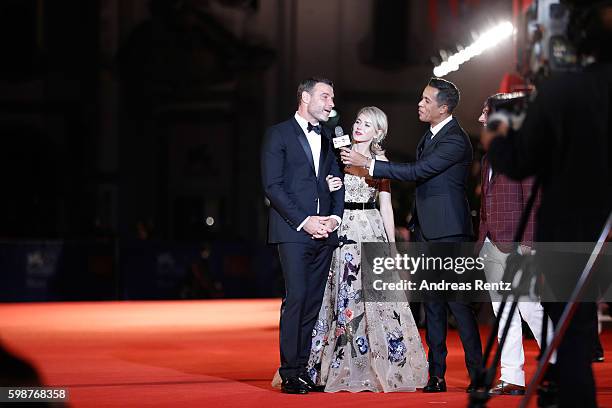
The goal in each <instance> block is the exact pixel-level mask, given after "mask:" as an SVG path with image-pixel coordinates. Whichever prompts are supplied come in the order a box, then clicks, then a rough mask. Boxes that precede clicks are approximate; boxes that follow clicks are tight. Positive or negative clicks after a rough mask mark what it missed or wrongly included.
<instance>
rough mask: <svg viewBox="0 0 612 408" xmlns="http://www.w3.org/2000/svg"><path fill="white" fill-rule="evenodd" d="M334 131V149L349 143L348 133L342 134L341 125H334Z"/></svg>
mask: <svg viewBox="0 0 612 408" xmlns="http://www.w3.org/2000/svg"><path fill="white" fill-rule="evenodd" d="M334 133H335V134H336V137H334V138H333V139H332V141H333V142H334V148H335V149H339V148H341V147H344V146H350V145H351V138H350V137H349V135H345V134H344V130H342V126H336V128H335V129H334Z"/></svg>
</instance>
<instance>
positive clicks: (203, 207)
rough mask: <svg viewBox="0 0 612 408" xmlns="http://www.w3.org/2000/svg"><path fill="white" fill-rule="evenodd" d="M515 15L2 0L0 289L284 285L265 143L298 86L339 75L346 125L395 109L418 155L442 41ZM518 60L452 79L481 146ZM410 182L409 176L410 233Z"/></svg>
mask: <svg viewBox="0 0 612 408" xmlns="http://www.w3.org/2000/svg"><path fill="white" fill-rule="evenodd" d="M511 14H512V2H511V1H510V0H505V1H502V0H486V1H484V0H483V1H478V0H455V1H453V0H448V1H447V0H428V1H425V0H413V1H408V0H406V1H402V0H210V1H204V0H183V1H179V0H152V1H146V0H97V1H95V0H3V1H2V2H0V50H1V52H2V63H1V64H0V138H1V139H0V140H1V141H2V146H1V147H0V188H1V191H2V193H1V195H0V276H1V278H0V301H28V300H37V301H43V300H81V299H172V298H207V297H270V296H279V295H280V294H281V289H282V278H281V276H280V269H279V266H278V262H277V260H276V255H275V252H274V249H273V248H269V247H267V246H266V245H265V236H266V222H267V211H266V202H265V198H264V195H263V192H262V189H261V186H260V178H259V146H260V142H261V139H262V137H263V133H264V131H265V128H266V127H267V126H269V125H271V124H273V123H276V122H278V121H281V120H284V119H285V118H287V117H288V116H290V115H292V114H293V113H294V111H295V108H296V96H295V92H296V88H297V84H298V82H299V81H300V80H301V79H303V78H305V77H309V76H313V75H321V76H326V77H329V78H331V79H332V80H334V82H335V93H336V104H337V109H338V111H339V112H340V115H341V116H340V120H341V124H342V125H343V126H344V128H345V130H346V131H347V133H348V132H349V131H350V125H351V123H352V120H353V118H354V115H355V113H356V112H357V110H358V109H359V108H360V107H362V106H365V105H376V106H379V107H380V108H382V109H383V110H384V111H385V112H386V113H387V114H388V116H389V123H390V130H389V134H388V137H387V140H386V141H385V147H386V149H387V156H388V157H389V158H390V159H391V160H396V161H409V160H412V159H413V158H414V156H413V152H414V150H415V147H416V144H417V142H418V140H419V138H420V137H421V135H422V134H423V132H424V127H423V125H422V124H420V123H419V122H418V119H417V115H416V109H417V106H416V105H417V103H418V101H419V98H420V94H421V91H422V89H423V87H424V86H425V84H426V83H427V81H428V79H429V77H431V76H432V75H433V74H432V69H433V66H434V63H435V62H439V56H440V53H439V50H441V49H443V50H448V51H449V52H455V51H456V50H457V48H456V46H457V45H458V44H461V45H463V46H466V45H468V44H469V43H471V42H472V41H473V33H476V32H482V31H484V30H486V29H487V28H489V27H491V26H492V25H493V24H495V23H497V22H499V21H501V20H502V19H506V20H510V19H511ZM436 57H437V58H438V60H436ZM513 61H514V56H513V47H512V42H511V40H506V41H505V42H502V43H501V45H500V46H499V47H498V48H496V49H492V50H490V51H488V52H485V53H484V54H482V55H481V56H479V57H478V58H475V59H474V60H472V61H470V62H468V63H466V64H465V65H464V66H462V68H461V69H460V70H459V71H458V72H455V73H452V74H450V75H449V76H448V77H447V78H448V79H449V80H451V81H453V82H455V83H456V84H457V86H458V87H459V88H460V90H461V92H462V100H461V102H460V106H459V108H458V110H457V112H456V114H457V116H458V118H459V120H460V122H461V123H462V125H463V127H464V128H465V129H466V130H467V131H468V132H469V133H470V134H471V135H472V137H473V140H472V141H473V144H474V147H475V149H476V150H478V149H479V147H478V143H477V137H478V123H477V122H476V119H477V117H478V115H479V114H480V108H481V104H482V102H483V100H484V98H485V97H486V96H487V95H489V94H492V93H494V92H496V90H497V88H498V85H499V81H500V80H501V77H502V75H503V74H504V73H505V72H508V71H512V70H513ZM476 157H477V158H478V157H479V154H478V153H477V155H476ZM475 163H476V164H475V166H474V171H473V178H472V180H471V187H470V191H469V192H468V193H469V196H470V200H471V203H472V208H473V210H474V211H475V212H474V215H475V214H476V211H477V210H478V190H477V184H478V177H477V175H478V174H479V173H478V171H479V169H478V160H476V161H475ZM413 189H414V185H413V184H411V183H395V182H394V183H393V204H394V209H395V215H396V225H397V226H398V234H399V235H400V236H399V237H398V238H399V239H405V238H406V235H405V232H406V231H405V229H403V228H402V227H404V226H405V224H406V220H407V217H409V210H410V208H411V205H412V194H413ZM402 234H404V235H402Z"/></svg>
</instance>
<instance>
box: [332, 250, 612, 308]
mask: <svg viewBox="0 0 612 408" xmlns="http://www.w3.org/2000/svg"><path fill="white" fill-rule="evenodd" d="M357 247H359V246H357V245H354V246H351V245H346V246H343V247H342V248H341V253H342V252H343V253H344V255H343V259H345V258H344V257H345V256H347V253H348V252H351V251H358V252H360V255H361V264H360V265H353V267H352V268H353V269H352V270H355V271H361V275H362V276H361V291H362V293H363V297H364V300H365V301H376V302H385V301H437V300H439V301H464V302H489V301H491V300H494V301H501V300H502V299H503V297H504V296H510V300H512V299H516V300H518V301H534V300H540V301H549V302H553V301H566V300H567V299H569V297H570V295H571V292H572V290H573V288H575V286H576V283H577V281H578V278H579V276H580V273H581V271H582V270H583V268H584V265H585V264H586V261H587V260H588V256H589V254H590V249H591V248H592V247H593V243H537V244H535V245H534V247H535V248H536V249H537V250H535V249H533V250H532V249H528V250H527V251H526V250H525V249H524V248H525V247H524V246H523V247H520V246H518V245H513V244H512V243H509V244H507V245H506V246H505V247H504V248H498V247H496V246H494V245H493V244H492V243H490V242H487V243H484V244H481V245H476V244H474V243H397V244H388V243H363V244H362V245H361V246H360V248H359V249H357ZM514 248H519V249H518V250H515V249H514ZM353 255H354V254H351V255H350V256H349V258H351V259H359V257H356V256H353ZM596 269H598V270H599V271H600V272H599V273H596V274H594V279H593V283H592V285H591V286H592V288H591V290H590V291H589V293H588V296H587V297H586V298H585V299H584V301H595V300H599V299H604V300H606V299H611V300H612V289H610V286H611V285H610V284H609V283H610V282H612V268H611V267H610V249H609V247H607V246H606V247H605V248H604V250H603V251H602V256H601V257H600V259H599V260H598V264H597V268H596ZM606 271H607V273H606Z"/></svg>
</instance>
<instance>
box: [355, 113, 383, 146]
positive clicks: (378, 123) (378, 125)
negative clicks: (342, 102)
mask: <svg viewBox="0 0 612 408" xmlns="http://www.w3.org/2000/svg"><path fill="white" fill-rule="evenodd" d="M362 114H363V115H364V116H367V117H368V118H369V119H370V120H371V121H372V125H374V129H376V130H377V131H380V132H381V133H380V134H377V135H376V136H375V137H374V139H373V140H372V143H370V152H372V154H373V155H374V156H382V155H384V154H385V151H384V150H383V148H382V146H381V143H382V141H383V140H385V137H386V136H387V131H388V130H389V124H388V122H387V115H386V114H385V112H383V111H382V110H381V109H379V108H377V107H376V106H364V107H363V108H361V109H360V110H359V112H357V117H359V115H362ZM377 133H378V132H377Z"/></svg>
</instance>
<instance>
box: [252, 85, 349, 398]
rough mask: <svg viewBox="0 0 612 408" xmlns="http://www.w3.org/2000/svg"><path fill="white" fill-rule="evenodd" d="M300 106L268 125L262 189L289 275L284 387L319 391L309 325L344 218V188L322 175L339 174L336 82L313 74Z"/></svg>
mask: <svg viewBox="0 0 612 408" xmlns="http://www.w3.org/2000/svg"><path fill="white" fill-rule="evenodd" d="M297 97H298V110H297V112H296V113H295V115H294V116H293V117H291V118H290V119H288V120H286V121H284V122H281V123H279V124H276V125H274V126H272V127H270V128H269V129H268V130H267V132H266V136H265V138H264V142H263V146H262V151H261V169H262V181H263V188H264V191H265V193H266V197H267V198H268V199H269V200H270V214H269V225H268V228H269V231H268V242H269V243H273V244H277V245H278V253H279V257H280V262H281V266H282V270H283V277H284V279H285V297H284V298H283V303H282V306H281V318H280V354H281V367H280V369H279V374H280V376H281V378H282V380H283V382H282V388H281V389H282V391H283V392H285V393H289V394H306V393H308V391H318V390H320V389H318V388H317V387H316V386H315V384H314V383H313V382H312V381H311V380H310V378H309V377H308V375H307V374H306V363H307V362H308V357H309V355H310V345H311V337H312V330H313V328H314V324H315V322H316V320H317V317H318V315H319V309H320V307H321V303H322V301H323V291H324V288H325V282H326V280H327V276H328V273H329V268H330V264H331V258H332V252H333V250H334V248H335V246H337V244H338V235H337V234H336V229H337V228H338V226H339V224H340V222H341V221H342V219H341V217H342V212H343V210H344V187H342V188H341V189H339V190H337V191H334V192H330V191H329V188H328V186H327V182H326V180H325V177H326V176H327V175H328V174H332V175H334V176H335V177H341V173H340V168H339V165H338V161H337V159H336V156H335V155H334V152H333V151H332V144H331V135H330V134H329V130H328V129H327V128H325V127H322V126H321V123H320V122H324V121H327V119H328V118H329V114H330V112H331V110H332V108H333V107H334V89H333V84H332V82H331V81H330V80H328V79H322V78H310V79H307V80H305V81H303V82H302V83H301V84H300V85H299V87H298V92H297Z"/></svg>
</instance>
